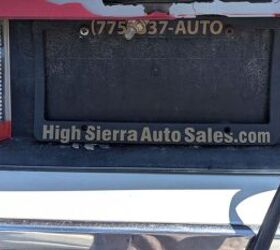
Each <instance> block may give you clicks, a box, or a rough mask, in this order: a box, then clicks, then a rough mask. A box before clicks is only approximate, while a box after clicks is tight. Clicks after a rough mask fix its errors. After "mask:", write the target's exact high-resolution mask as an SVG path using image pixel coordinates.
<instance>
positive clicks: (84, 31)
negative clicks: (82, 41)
mask: <svg viewBox="0 0 280 250" xmlns="http://www.w3.org/2000/svg"><path fill="white" fill-rule="evenodd" d="M89 33H90V30H89V28H88V27H86V26H82V27H81V28H80V37H81V38H83V37H86V36H88V35H89Z"/></svg>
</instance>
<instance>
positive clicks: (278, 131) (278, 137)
mask: <svg viewBox="0 0 280 250" xmlns="http://www.w3.org/2000/svg"><path fill="white" fill-rule="evenodd" d="M202 19H203V18H202ZM204 19H207V20H208V19H209V20H211V18H204ZM218 20H221V21H222V22H223V23H224V24H225V25H233V26H235V25H237V26H238V25H241V26H243V27H248V28H254V29H269V30H273V49H272V51H273V53H272V55H271V59H270V60H271V67H270V82H269V84H270V87H269V91H270V92H269V109H268V112H269V121H268V122H267V123H257V124H242V123H222V124H219V123H217V124H213V123H170V122H168V123H164V122H163V123H147V122H137V123H135V122H98V121H52V120H48V119H46V116H45V111H46V107H45V104H46V74H45V67H46V65H45V61H44V35H43V34H44V32H45V31H46V30H48V29H56V30H59V29H62V28H65V27H68V28H71V26H72V25H73V22H55V23H54V22H36V23H35V25H34V45H35V69H34V72H35V83H36V89H35V119H34V134H35V137H36V139H37V140H39V141H46V142H50V141H51V142H60V143H74V142H83V143H94V144H95V143H105V144H108V143H119V144H178V145H224V146H226V145H230V146H231V145H272V144H277V143H279V142H280V126H279V125H280V109H278V106H279V100H278V99H280V98H279V97H280V84H279V79H280V71H279V70H278V68H279V65H280V30H279V29H280V20H278V19H274V18H218ZM82 23H86V24H89V23H90V22H89V21H88V22H81V24H82ZM277 44H278V46H277ZM89 128H94V129H95V132H94V133H95V135H94V136H92V137H91V138H90V139H88V137H86V135H87V133H88V129H89ZM99 128H100V129H99ZM146 128H147V130H145V131H146V132H147V131H150V132H153V131H158V132H160V131H162V133H163V134H164V131H166V129H168V130H169V132H168V134H169V136H168V137H166V138H165V137H164V139H162V140H160V141H156V140H154V138H151V140H150V139H149V138H148V137H149V136H148V137H145V139H143V140H142V139H141V138H142V136H141V135H142V134H143V130H144V129H146ZM186 128H191V129H193V130H194V133H195V140H194V141H190V140H189V141H186V139H185V135H186V134H185V131H186ZM76 129H77V130H76ZM228 129H229V131H228ZM78 130H79V131H78ZM99 130H100V131H99ZM124 130H125V131H126V134H125V135H123V136H122V137H120V134H121V133H122V132H121V131H124ZM77 131H78V132H77ZM114 131H119V132H116V133H117V134H118V135H117V136H115V137H113V135H112V134H113V133H114ZM129 131H131V133H128V132H129ZM133 131H136V135H134V132H133ZM174 131H175V132H174ZM178 131H179V132H178ZM177 132H178V133H177ZM197 132H199V133H200V134H199V136H200V138H201V135H202V137H203V139H202V140H197V138H196V137H197ZM96 133H99V134H101V135H99V136H98V135H97V134H96ZM241 133H243V135H246V137H249V135H250V133H251V135H252V136H253V137H254V136H255V137H256V136H258V135H262V134H261V133H268V134H266V135H268V136H269V139H268V137H267V138H266V140H265V141H254V142H251V141H248V138H247V139H246V140H247V141H245V140H244V141H240V138H239V136H240V134H241ZM63 134H64V135H66V134H67V135H68V136H66V137H67V138H66V139H65V138H64V136H63ZM71 134H80V135H79V136H73V137H71ZM109 134H110V136H109ZM179 134H180V139H178V138H179ZM228 134H232V135H233V139H232V140H230V141H225V137H227V135H228ZM172 136H173V137H174V138H171V137H172ZM93 137H94V138H93ZM220 137H223V139H220ZM129 138H130V139H129ZM135 138H136V139H135Z"/></svg>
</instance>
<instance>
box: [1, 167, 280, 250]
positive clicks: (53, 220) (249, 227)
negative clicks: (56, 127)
mask: <svg viewBox="0 0 280 250" xmlns="http://www.w3.org/2000/svg"><path fill="white" fill-rule="evenodd" d="M279 180H280V178H279V176H278V175H167V174H165V175H164V174H111V173H70V172H67V173H66V172H31V171H22V172H20V171H2V172H0V199H1V207H0V217H1V218H2V219H1V220H0V242H1V244H0V245H3V246H9V247H10V248H11V247H14V248H17V245H15V244H17V243H18V242H20V245H22V246H23V245H24V246H26V244H29V243H28V242H32V244H33V247H34V246H35V245H36V244H37V246H42V241H44V244H49V243H50V242H51V243H52V244H56V247H57V248H58V249H60V248H59V247H60V246H61V247H62V248H61V249H63V248H65V244H66V246H69V244H70V243H71V242H72V243H73V246H74V245H75V244H76V243H77V242H80V241H82V242H83V243H82V244H88V246H86V245H83V248H85V249H90V247H92V246H93V244H95V243H94V242H96V241H97V240H98V241H99V240H100V237H101V238H102V239H103V241H102V242H106V241H107V240H109V241H111V240H112V239H113V240H114V241H117V242H119V241H120V242H122V241H124V239H125V241H127V240H128V241H129V242H130V244H134V243H133V240H134V241H135V240H136V239H137V242H142V241H147V239H146V237H152V239H153V241H154V240H156V241H162V238H165V237H167V238H168V239H169V238H170V237H171V238H172V239H174V244H179V245H180V246H181V245H182V244H183V243H184V244H195V245H196V246H197V247H198V248H197V249H203V248H199V246H205V245H204V244H207V246H208V245H209V244H213V246H214V245H217V244H218V243H219V246H224V247H228V246H230V245H232V244H235V245H236V244H237V245H238V247H240V249H242V247H243V248H244V245H245V246H246V244H247V242H248V240H249V239H250V238H251V237H252V236H253V235H254V234H255V233H256V232H257V230H258V228H259V225H260V224H261V222H262V220H263V217H264V215H265V213H266V211H267V208H268V206H269V204H270V202H271V200H272V198H273V195H274V193H275V191H276V189H277V186H278V184H279ZM132 235H134V236H133V237H132ZM147 235H149V236H147ZM112 237H113V238H112ZM131 237H132V238H131ZM135 237H136V238H135ZM276 238H280V230H279V229H278V232H277V235H276ZM7 239H8V240H7ZM74 239H76V240H74ZM197 240H198V241H197ZM67 242H68V243H67ZM69 242H70V243H69ZM85 242H88V243H85ZM163 242H164V241H163ZM195 242H197V244H196V243H195ZM72 243H71V244H72ZM74 243H75V244H74ZM9 244H10V245H9ZM34 244H35V245H34ZM59 244H61V245H59ZM135 244H136V243H135ZM162 244H165V243H162ZM184 244H183V245H182V246H183V247H186V246H190V245H184ZM223 244H226V245H223ZM227 244H230V245H227ZM275 244H276V245H277V244H279V242H277V241H275V242H274V245H275ZM179 245H178V246H179ZM237 245H236V246H237ZM277 246H278V247H279V245H277ZM79 247H82V245H81V246H79ZM87 247H88V248H87ZM217 248H218V247H217ZM0 249H1V248H0ZM28 249H30V248H29V247H28ZM37 249H38V248H37ZM179 249H180V248H179ZM212 249H215V248H212ZM226 249H230V248H226ZM233 249H239V248H233ZM275 249H276V248H275Z"/></svg>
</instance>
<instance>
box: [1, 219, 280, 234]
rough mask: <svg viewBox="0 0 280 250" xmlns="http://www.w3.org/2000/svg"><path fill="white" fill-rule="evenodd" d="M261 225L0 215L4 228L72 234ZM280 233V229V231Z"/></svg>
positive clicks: (240, 229) (244, 230) (225, 230)
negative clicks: (37, 218) (7, 216)
mask: <svg viewBox="0 0 280 250" xmlns="http://www.w3.org/2000/svg"><path fill="white" fill-rule="evenodd" d="M252 229H254V231H255V230H256V231H257V230H258V229H259V227H258V226H250V228H249V227H247V226H244V225H236V226H232V225H198V224H196V225H195V224H192V225H191V224H172V223H166V224H165V223H121V222H112V223H108V222H86V221H57V220H29V219H27V220H26V219H22V220H16V219H4V220H3V219H0V232H7V231H9V232H20V231H22V232H44V233H71V234H96V233H98V234H100V233H101V234H105V233H106V234H184V233H188V234H211V235H226V236H233V235H234V236H242V237H252V236H253V235H254V233H253V232H252ZM277 236H279V237H280V229H278V231H277Z"/></svg>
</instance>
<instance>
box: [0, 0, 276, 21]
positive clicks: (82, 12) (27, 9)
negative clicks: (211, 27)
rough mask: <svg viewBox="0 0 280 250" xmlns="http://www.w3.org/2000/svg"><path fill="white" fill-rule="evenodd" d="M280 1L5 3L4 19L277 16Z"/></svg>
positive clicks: (48, 0)
mask: <svg viewBox="0 0 280 250" xmlns="http://www.w3.org/2000/svg"><path fill="white" fill-rule="evenodd" d="M279 14H280V2H279V1H277V0H272V1H271V2H265V3H258V4H251V3H248V2H242V3H240V2H231V3H226V2H221V1H214V2H206V3H202V2H197V3H180V4H165V5H153V6H147V5H144V4H137V5H121V4H117V5H113V6H110V5H105V4H104V2H103V0H25V1H22V0H1V3H0V18H10V19H13V18H17V19H22V18H26V19H30V18H32V19H96V18H102V19H104V18H107V17H108V18H124V17H125V18H148V19H151V18H156V19H162V18H164V19H167V18H190V17H195V16H198V15H225V16H277V15H279Z"/></svg>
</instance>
